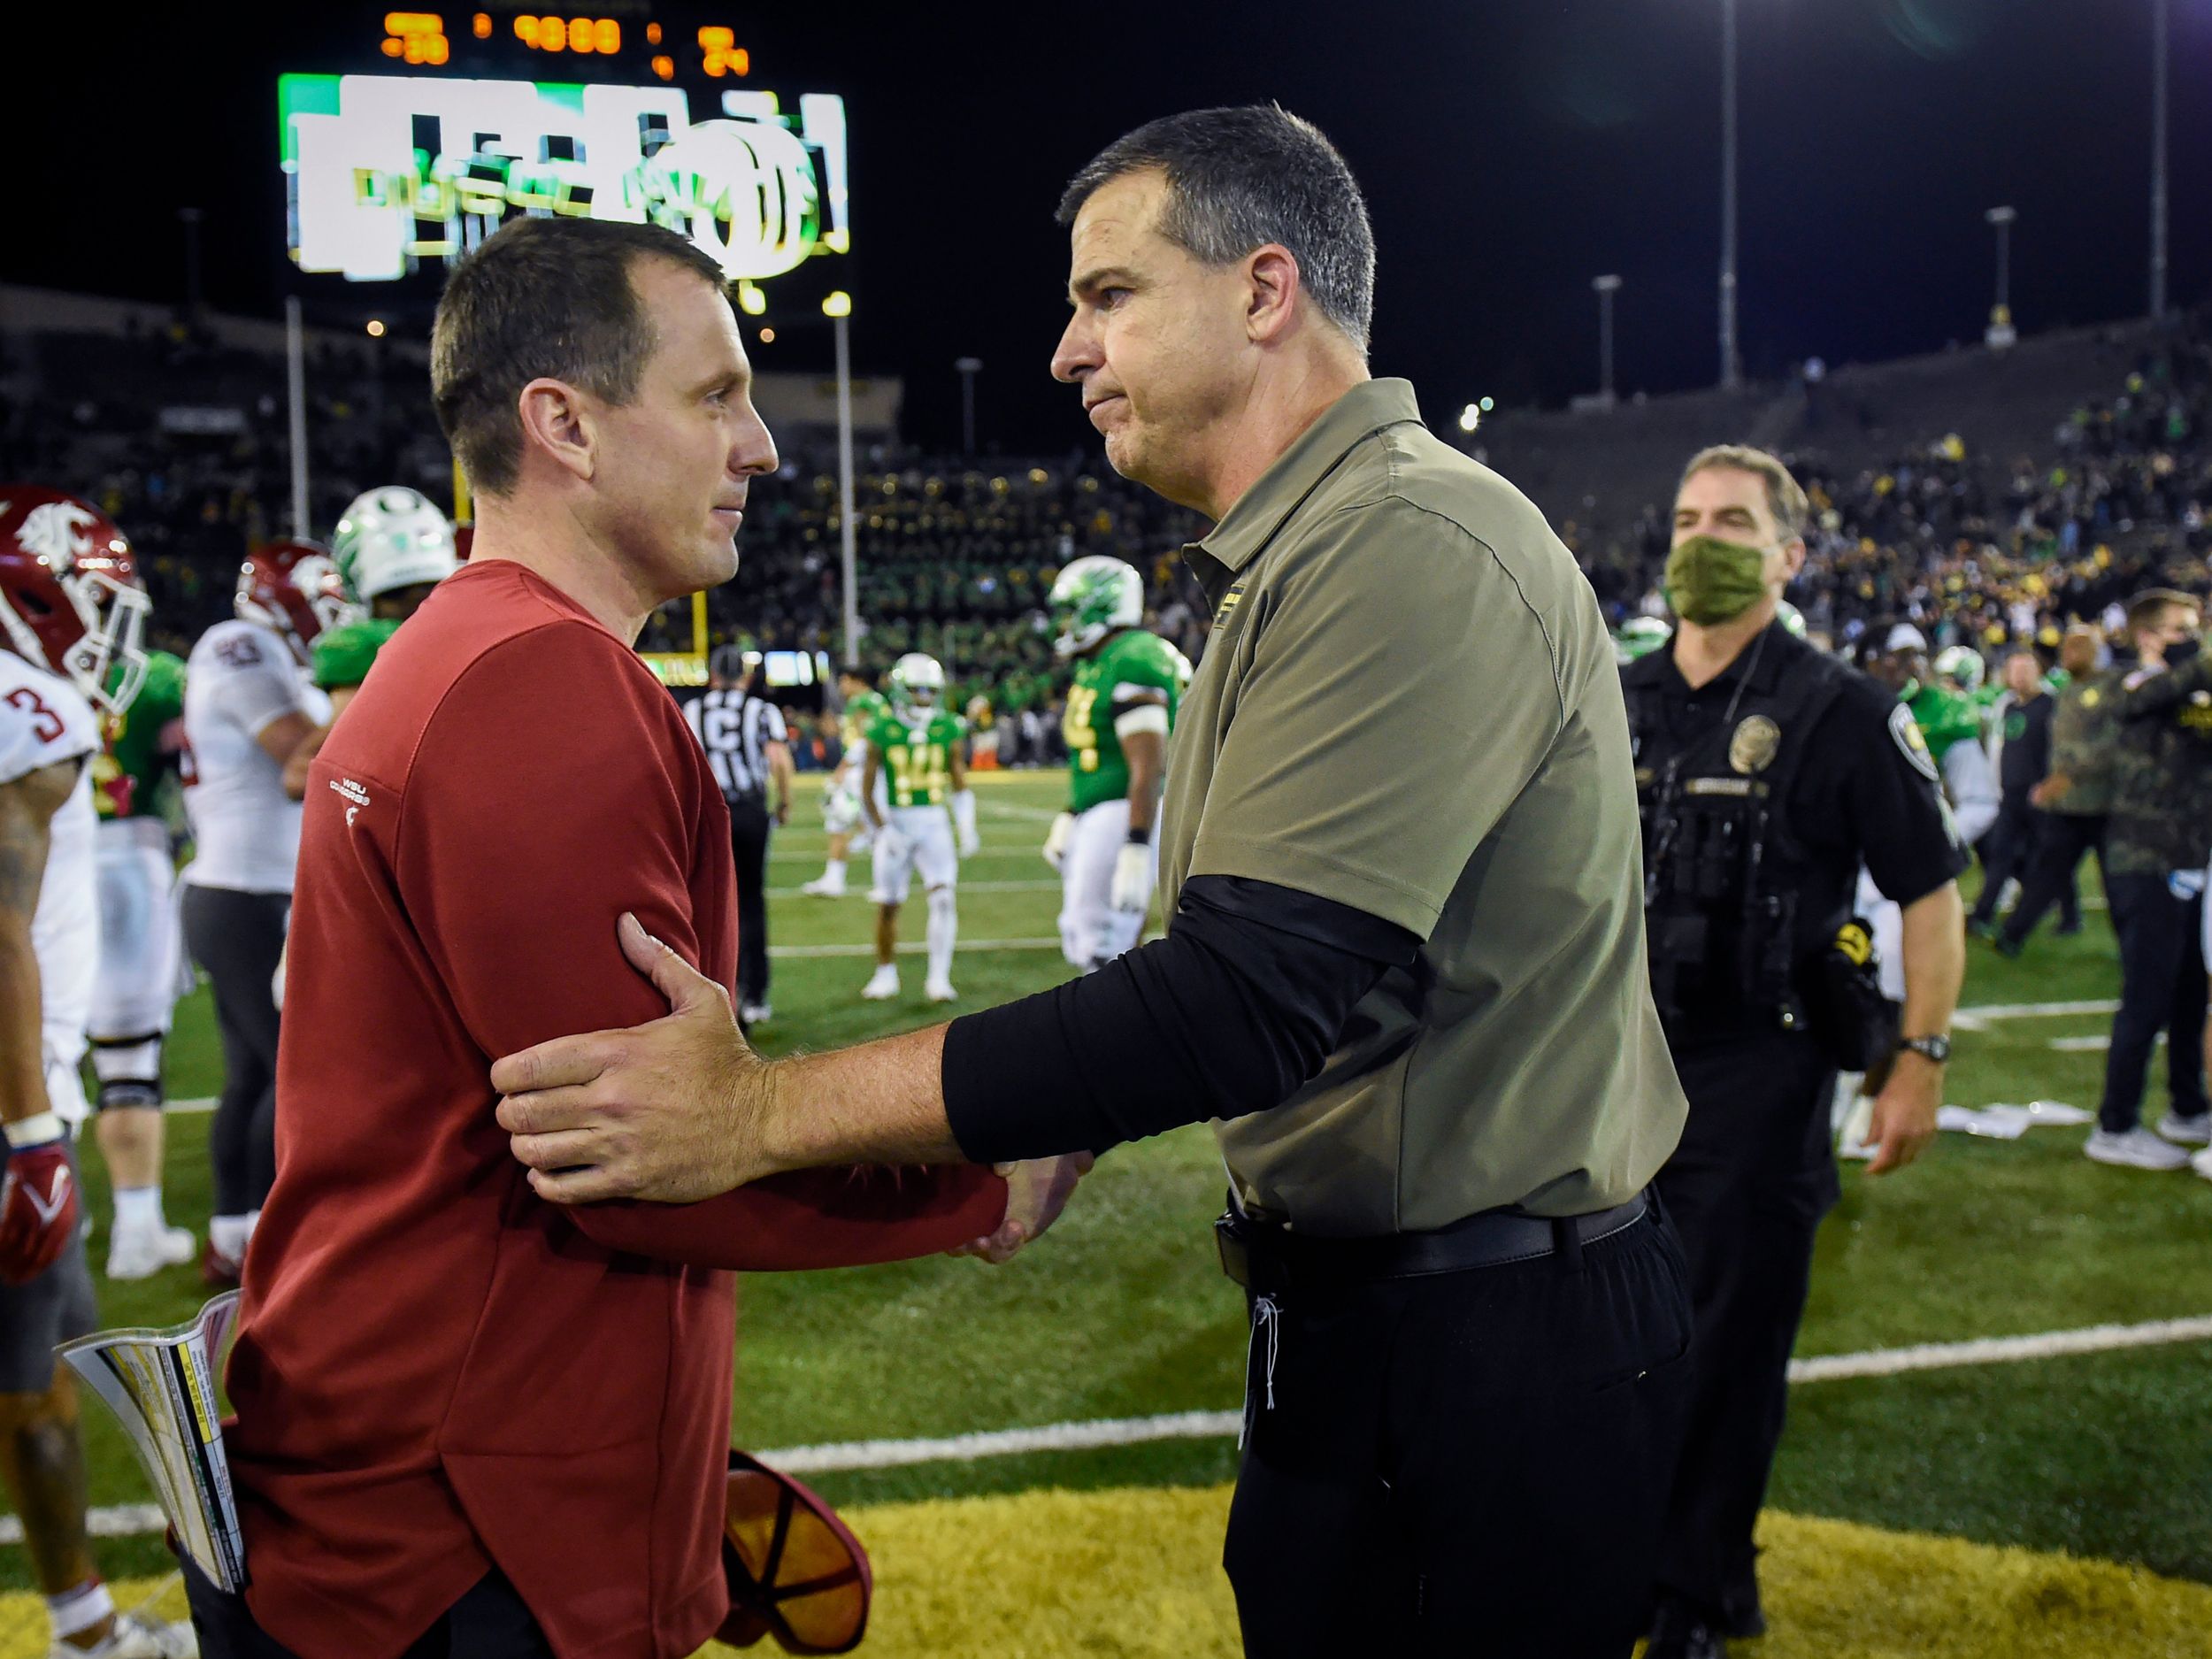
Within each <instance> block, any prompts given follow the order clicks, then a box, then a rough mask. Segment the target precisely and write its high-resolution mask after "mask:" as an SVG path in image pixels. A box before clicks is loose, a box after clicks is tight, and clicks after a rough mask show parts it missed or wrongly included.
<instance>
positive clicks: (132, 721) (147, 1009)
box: [87, 651, 197, 1279]
mask: <svg viewBox="0 0 2212 1659" xmlns="http://www.w3.org/2000/svg"><path fill="white" fill-rule="evenodd" d="M121 672H122V671H121V670H120V669H118V670H117V671H116V673H115V676H114V678H115V679H119V678H120V677H121ZM104 724H105V726H106V733H105V735H106V740H107V741H106V744H105V746H104V748H103V749H102V750H101V752H100V753H99V754H98V755H96V757H94V758H93V763H92V780H93V795H92V799H93V803H94V804H95V805H96V807H97V808H98V809H99V813H100V826H99V829H98V830H97V832H96V841H95V842H94V848H95V855H94V856H95V863H96V867H97V869H98V872H99V883H100V977H99V978H98V979H96V980H95V981H94V983H93V991H92V1018H91V1020H90V1021H89V1023H88V1026H87V1034H88V1035H89V1037H90V1038H91V1040H92V1073H93V1076H94V1077H95V1078H96V1079H98V1081H99V1085H100V1093H99V1098H98V1102H97V1106H98V1110H99V1114H100V1116H99V1120H98V1121H99V1127H98V1129H97V1130H96V1132H95V1133H97V1135H98V1136H99V1141H100V1153H101V1156H103V1157H104V1158H105V1159H106V1160H107V1165H108V1170H109V1172H110V1174H111V1176H112V1177H113V1179H114V1181H115V1225H114V1227H113V1229H112V1230H111V1232H110V1233H109V1234H108V1263H107V1266H108V1277H109V1278H110V1279H150V1278H152V1277H153V1275H154V1274H156V1273H157V1272H159V1271H161V1270H162V1269H163V1268H165V1267H172V1266H174V1265H175V1264H177V1263H180V1262H188V1261H190V1260H191V1259H192V1256H193V1253H194V1251H195V1249H196V1248H197V1247H196V1242H195V1240H194V1239H193V1237H192V1234H191V1233H189V1232H188V1231H187V1230H186V1229H184V1228H182V1227H173V1226H171V1225H169V1222H168V1217H166V1216H165V1215H164V1214H163V1213H162V1205H161V1162H162V1142H163V1140H164V1135H163V1133H162V1117H161V1108H162V1102H163V1100H164V1098H165V1090H164V1087H163V1081H162V1056H161V1050H162V1045H163V1044H164V1043H165V1041H167V1040H168V1036H169V1024H170V1018H171V1016H172V1015H173V1013H174V1011H175V1010H176V1005H177V997H178V995H180V993H181V992H182V991H183V989H184V988H185V987H187V986H188V985H189V983H190V980H189V979H188V978H187V977H185V976H186V973H187V970H186V967H185V957H184V941H183V935H182V930H181V929H180V926H178V918H177V906H176V899H175V887H176V873H177V866H176V855H175V851H174V849H173V847H172V845H171V841H170V835H169V821H168V818H166V816H165V814H164V812H163V810H162V807H163V800H162V795H163V792H164V790H165V787H166V786H167V785H168V783H169V780H171V779H172V778H173V777H175V776H176V775H177V772H178V768H179V765H180V757H181V756H182V754H183V751H184V664H183V662H182V661H181V660H180V659H179V658H177V657H172V656H171V655H170V654H169V653H168V652H166V651H149V652H148V653H147V654H146V679H145V683H144V684H143V685H142V686H141V687H140V688H139V693H138V695H137V696H136V697H135V698H134V699H133V701H132V703H131V705H130V707H129V708H127V709H126V710H124V711H123V712H122V713H121V714H120V715H111V716H109V717H108V718H107V719H106V721H105V722H104Z"/></svg>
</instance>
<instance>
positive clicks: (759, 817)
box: [730, 800, 768, 1003]
mask: <svg viewBox="0 0 2212 1659" xmlns="http://www.w3.org/2000/svg"><path fill="white" fill-rule="evenodd" d="M730 851H731V852H732V853H733V855H734V856H736V859H737V1000H738V1001H739V1002H741V1003H744V1002H766V1001H767V1000H768V808H767V807H766V805H765V804H764V803H761V802H759V801H751V800H737V801H733V802H731V803H730Z"/></svg>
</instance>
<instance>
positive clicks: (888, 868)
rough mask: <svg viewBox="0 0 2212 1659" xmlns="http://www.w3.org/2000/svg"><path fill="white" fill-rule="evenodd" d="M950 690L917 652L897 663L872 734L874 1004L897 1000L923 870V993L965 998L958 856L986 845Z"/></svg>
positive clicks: (870, 992)
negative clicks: (910, 911) (904, 928)
mask: <svg viewBox="0 0 2212 1659" xmlns="http://www.w3.org/2000/svg"><path fill="white" fill-rule="evenodd" d="M944 693H945V671H944V669H943V667H942V666H941V664H939V663H938V661H937V659H936V658H935V657H925V656H923V655H922V654H921V653H920V652H918V651H911V652H909V653H908V654H907V655H906V656H904V657H900V658H899V660H898V661H897V662H895V663H894V664H891V708H890V712H888V713H887V714H885V715H883V716H881V717H879V718H878V719H877V721H876V723H875V724H874V725H873V726H871V727H870V728H869V729H868V758H867V763H866V770H865V772H864V773H863V775H862V785H861V794H860V804H861V807H862V809H863V810H864V811H865V812H866V813H867V814H868V822H869V823H870V825H871V826H872V827H873V829H874V833H875V841H876V849H875V872H876V879H875V885H874V887H873V888H872V890H871V892H870V894H869V896H870V897H871V898H872V899H873V900H874V901H875V902H876V972H875V976H874V977H873V978H872V979H870V980H869V981H868V983H867V985H866V986H865V987H864V988H863V989H862V991H861V993H860V994H861V995H863V996H864V997H866V998H868V999H869V1000H870V1001H872V1002H881V1001H884V1000H886V999H887V998H890V997H894V996H896V995H898V994H899V964H898V958H897V951H898V944H899V906H900V905H902V904H903V903H905V902H906V895H907V894H908V893H909V892H910V891H911V890H912V886H913V878H914V872H916V871H917V870H919V871H920V872H921V875H922V889H923V892H924V893H925V894H926V896H927V899H928V902H929V924H928V930H927V933H926V939H927V941H928V946H929V972H928V975H927V977H926V979H923V981H922V995H924V996H925V997H926V998H928V1000H929V1001H931V1002H951V1001H952V1000H953V999H954V997H956V995H959V994H958V993H957V992H956V991H955V990H954V989H953V988H952V946H953V940H954V939H955V937H956V935H957V934H958V933H959V931H960V917H959V912H958V910H956V908H955V905H954V900H953V892H954V889H955V888H956V887H958V886H959V884H960V860H961V859H963V858H972V857H973V856H975V852H976V849H977V847H978V845H979V842H978V841H977V838H976V833H975V791H973V790H972V789H971V788H969V787H968V767H967V763H966V760H965V759H964V757H963V756H962V754H961V752H960V749H961V740H962V739H963V738H964V736H965V735H966V732H965V729H964V727H963V726H961V723H960V718H959V717H958V716H957V715H955V714H952V713H950V712H949V711H948V710H946V709H944V708H943V707H941V704H942V703H943V701H944ZM878 784H881V786H882V788H881V791H880V792H879V791H878V788H877V786H878Z"/></svg>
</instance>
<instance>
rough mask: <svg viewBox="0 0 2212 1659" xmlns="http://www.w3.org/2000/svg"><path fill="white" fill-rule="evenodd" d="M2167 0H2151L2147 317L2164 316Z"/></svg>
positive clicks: (2156, 319) (2155, 320)
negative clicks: (2149, 291)
mask: <svg viewBox="0 0 2212 1659" xmlns="http://www.w3.org/2000/svg"><path fill="white" fill-rule="evenodd" d="M2170 21H2171V14H2170V6H2169V4H2168V0H2151V320H2152V321H2153V322H2154V323H2157V322H2163V321H2165V320H2166V47H2167V38H2166V37H2167V33H2168V26H2169V24H2170Z"/></svg>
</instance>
